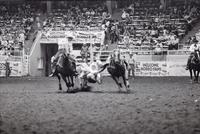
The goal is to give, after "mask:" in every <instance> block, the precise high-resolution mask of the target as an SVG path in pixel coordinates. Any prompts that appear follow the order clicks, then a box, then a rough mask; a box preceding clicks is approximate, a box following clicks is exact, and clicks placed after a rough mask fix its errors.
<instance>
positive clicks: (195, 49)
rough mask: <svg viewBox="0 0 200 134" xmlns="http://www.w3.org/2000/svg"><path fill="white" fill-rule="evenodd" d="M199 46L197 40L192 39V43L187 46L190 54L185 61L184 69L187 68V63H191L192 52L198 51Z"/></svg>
mask: <svg viewBox="0 0 200 134" xmlns="http://www.w3.org/2000/svg"><path fill="white" fill-rule="evenodd" d="M199 48H200V46H199V44H198V41H197V40H194V41H193V44H192V45H191V46H190V48H189V51H190V56H189V58H188V61H187V66H186V70H188V69H189V64H190V63H191V60H192V58H193V57H194V54H195V53H196V52H199ZM198 56H199V55H198Z"/></svg>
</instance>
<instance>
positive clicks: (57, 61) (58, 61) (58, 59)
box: [49, 44, 77, 77]
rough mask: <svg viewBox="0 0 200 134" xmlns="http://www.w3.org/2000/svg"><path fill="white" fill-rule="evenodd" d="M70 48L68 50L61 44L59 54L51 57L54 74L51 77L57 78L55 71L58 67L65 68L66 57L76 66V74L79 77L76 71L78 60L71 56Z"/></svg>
mask: <svg viewBox="0 0 200 134" xmlns="http://www.w3.org/2000/svg"><path fill="white" fill-rule="evenodd" d="M70 52H71V51H70V48H68V49H66V46H65V44H59V45H58V52H57V53H56V54H55V55H54V56H52V57H51V63H52V73H51V74H50V75H49V76H50V77H53V76H55V70H56V66H57V65H58V66H59V67H61V68H63V62H64V61H63V60H64V58H65V57H68V59H69V60H70V61H71V62H72V64H73V66H74V68H73V69H74V70H73V71H74V73H75V75H77V71H76V60H75V59H74V58H73V57H72V55H70Z"/></svg>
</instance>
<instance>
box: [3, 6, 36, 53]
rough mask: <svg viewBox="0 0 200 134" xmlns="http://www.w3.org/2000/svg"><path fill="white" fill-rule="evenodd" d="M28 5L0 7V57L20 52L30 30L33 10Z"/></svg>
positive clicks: (33, 14)
mask: <svg viewBox="0 0 200 134" xmlns="http://www.w3.org/2000/svg"><path fill="white" fill-rule="evenodd" d="M35 9H36V8H33V7H32V5H30V4H25V3H23V4H14V5H7V4H2V3H1V5H0V55H15V54H14V53H15V52H20V51H22V49H23V47H24V41H25V40H26V39H28V36H29V34H30V32H31V30H32V25H33V23H34V17H35V12H36V10H35Z"/></svg>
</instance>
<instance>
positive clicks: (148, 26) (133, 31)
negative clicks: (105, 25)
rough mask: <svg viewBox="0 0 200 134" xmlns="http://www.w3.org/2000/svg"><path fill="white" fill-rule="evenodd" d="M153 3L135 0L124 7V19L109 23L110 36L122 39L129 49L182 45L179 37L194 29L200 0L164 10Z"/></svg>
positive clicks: (124, 45)
mask: <svg viewBox="0 0 200 134" xmlns="http://www.w3.org/2000/svg"><path fill="white" fill-rule="evenodd" d="M154 3H155V2H154ZM154 3H151V1H136V2H135V3H133V4H131V5H130V6H129V7H127V8H125V9H124V10H123V13H122V16H121V18H122V21H120V22H118V23H116V22H114V21H113V23H109V24H110V28H109V30H108V31H109V32H107V33H108V36H107V37H110V39H111V41H112V42H114V41H117V40H119V44H121V45H119V46H121V47H125V48H126V49H129V48H134V49H141V48H144V49H147V50H154V49H156V48H157V47H158V48H160V47H161V48H163V49H164V50H165V49H166V50H174V49H175V50H177V49H179V48H178V47H179V40H180V39H181V38H183V37H184V35H185V34H187V32H188V31H190V30H191V29H192V27H193V25H194V24H195V23H196V21H197V20H198V19H199V17H200V2H199V1H197V2H191V3H189V4H188V5H181V6H178V5H176V6H175V7H169V8H167V9H165V10H164V8H163V7H162V6H161V5H159V4H157V5H156V4H154ZM158 3H159V2H158ZM111 22H112V21H111ZM138 46H139V47H138Z"/></svg>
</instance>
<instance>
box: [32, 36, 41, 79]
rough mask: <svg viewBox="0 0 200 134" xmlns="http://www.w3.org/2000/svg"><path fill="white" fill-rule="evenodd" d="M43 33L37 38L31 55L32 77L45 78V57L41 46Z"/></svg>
mask: <svg viewBox="0 0 200 134" xmlns="http://www.w3.org/2000/svg"><path fill="white" fill-rule="evenodd" d="M41 35H42V33H41V32H38V34H37V37H36V39H35V41H34V43H33V46H32V49H31V53H30V55H29V61H30V62H29V74H30V76H43V75H44V73H43V71H44V67H43V59H44V57H43V55H42V48H41V45H40V38H41Z"/></svg>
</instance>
